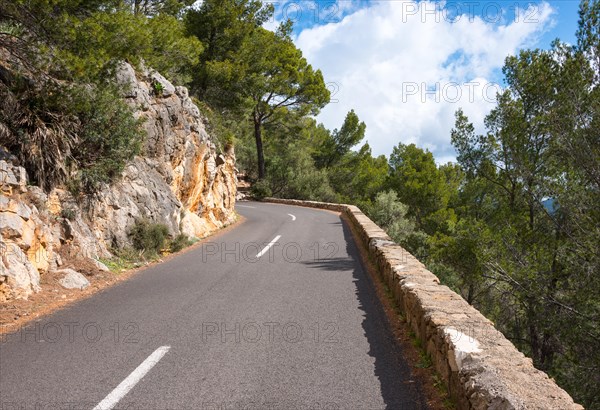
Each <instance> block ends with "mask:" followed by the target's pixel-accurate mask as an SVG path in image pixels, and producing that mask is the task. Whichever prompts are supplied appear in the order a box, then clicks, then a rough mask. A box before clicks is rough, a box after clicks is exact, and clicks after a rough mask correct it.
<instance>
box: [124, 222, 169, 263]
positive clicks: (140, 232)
mask: <svg viewBox="0 0 600 410" xmlns="http://www.w3.org/2000/svg"><path fill="white" fill-rule="evenodd" d="M168 236H169V228H167V226H166V225H163V224H157V223H153V222H150V221H148V220H146V219H140V220H138V221H137V222H136V223H135V225H133V228H131V231H130V232H129V238H130V239H131V243H132V245H133V247H134V248H135V249H137V250H139V251H142V252H143V253H144V255H145V256H147V257H152V256H156V255H157V254H159V253H160V251H161V249H163V248H164V246H165V243H166V241H167V238H168Z"/></svg>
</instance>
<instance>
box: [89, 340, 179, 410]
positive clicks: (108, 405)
mask: <svg viewBox="0 0 600 410" xmlns="http://www.w3.org/2000/svg"><path fill="white" fill-rule="evenodd" d="M170 348H171V346H161V347H159V348H158V349H156V350H155V351H154V353H152V354H151V355H150V356H148V357H147V358H146V360H144V361H143V362H142V364H140V365H139V366H138V367H137V368H136V369H135V370H134V371H133V372H131V374H130V375H129V376H127V378H125V380H123V381H122V382H121V384H119V385H118V386H117V387H116V388H115V389H114V390H113V391H111V392H110V393H109V395H108V396H106V397H105V398H104V400H102V401H101V402H100V403H98V405H97V406H96V407H94V410H111V409H112V408H113V407H115V406H116V405H117V403H119V401H120V400H121V399H122V398H123V397H125V395H126V394H127V393H129V391H130V390H131V389H133V388H134V387H135V385H136V384H138V382H139V381H140V380H142V378H143V377H144V376H145V375H146V373H148V372H149V371H150V369H152V368H153V367H154V366H155V365H156V363H158V361H159V360H160V359H162V357H163V356H164V355H165V354H166V353H167V352H168V351H169V349H170Z"/></svg>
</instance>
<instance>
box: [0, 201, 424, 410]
mask: <svg viewBox="0 0 600 410" xmlns="http://www.w3.org/2000/svg"><path fill="white" fill-rule="evenodd" d="M237 211H238V213H239V214H241V215H242V216H244V218H245V221H244V222H243V223H241V224H240V225H239V226H237V227H235V228H234V229H231V230H229V231H227V232H224V233H222V234H219V235H216V236H215V237H213V238H208V239H207V240H206V241H204V242H203V243H202V244H199V245H197V246H196V247H195V248H194V249H191V250H189V251H187V252H184V253H182V254H181V255H180V256H177V257H174V258H172V259H170V260H168V261H166V262H164V263H162V264H158V265H154V266H152V267H150V268H148V269H146V270H145V271H144V272H141V273H139V274H137V275H135V276H133V277H132V278H131V279H130V280H128V281H125V282H122V283H120V284H118V285H116V286H114V287H112V288H109V289H106V290H104V291H102V292H99V293H97V294H96V295H94V296H92V297H90V298H88V299H86V300H82V301H80V302H78V303H75V304H73V305H71V306H69V307H68V308H66V309H63V310H60V311H58V312H56V313H54V314H52V315H50V316H47V317H45V318H43V319H42V320H40V321H38V322H34V323H32V324H30V325H28V326H27V327H25V328H23V329H21V330H20V331H18V332H16V333H13V334H11V335H8V336H5V337H4V338H3V340H2V341H1V342H0V409H3V410H5V409H11V410H13V409H15V410H16V409H19V410H21V409H23V410H26V409H27V410H28V409H36V410H38V409H90V410H91V409H97V410H100V409H103V410H108V409H112V408H115V409H210V410H213V409H214V410H217V409H218V410H221V409H227V410H229V409H386V408H388V409H425V408H426V406H425V405H424V404H423V403H424V402H425V400H424V399H423V398H422V396H421V392H420V389H419V385H418V383H417V382H415V381H413V380H411V374H410V370H409V367H408V364H407V363H406V361H405V360H404V359H403V357H402V354H401V350H400V348H399V346H398V345H397V343H396V342H395V339H394V336H393V334H392V332H391V330H390V329H389V328H388V326H387V325H386V321H385V313H384V312H383V309H382V307H381V306H380V303H379V301H378V300H377V296H376V294H375V291H374V289H373V285H372V283H371V281H370V279H369V277H368V275H367V273H366V272H365V270H364V268H363V266H362V264H361V261H360V259H359V256H358V251H357V249H356V246H355V244H354V242H353V239H352V235H351V233H350V231H349V229H348V227H347V226H346V225H345V223H344V222H343V221H342V220H341V218H340V216H339V215H338V214H336V213H333V212H329V211H322V210H315V209H309V208H301V207H293V206H285V205H276V204H265V203H254V202H243V203H239V204H238V206H237Z"/></svg>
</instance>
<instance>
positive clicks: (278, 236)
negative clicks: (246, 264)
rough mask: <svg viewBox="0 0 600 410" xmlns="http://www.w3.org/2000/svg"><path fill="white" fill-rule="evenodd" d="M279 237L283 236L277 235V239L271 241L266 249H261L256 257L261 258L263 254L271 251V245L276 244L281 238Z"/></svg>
mask: <svg viewBox="0 0 600 410" xmlns="http://www.w3.org/2000/svg"><path fill="white" fill-rule="evenodd" d="M279 238H281V235H277V236H276V237H275V239H273V240H272V241H271V242H269V244H268V245H267V246H265V249H263V250H262V251H260V252H259V253H258V255H256V258H257V259H258V258H260V257H261V256H263V255H264V254H265V253H267V252H268V251H269V249H271V246H273V245H275V242H277V241H278V240H279Z"/></svg>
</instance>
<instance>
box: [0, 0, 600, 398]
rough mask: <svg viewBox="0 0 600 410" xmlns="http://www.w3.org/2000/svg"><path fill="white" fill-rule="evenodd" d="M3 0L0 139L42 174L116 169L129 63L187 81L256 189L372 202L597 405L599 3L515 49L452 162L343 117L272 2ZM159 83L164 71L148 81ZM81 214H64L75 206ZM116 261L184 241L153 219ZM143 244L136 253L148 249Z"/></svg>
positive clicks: (125, 123) (77, 176) (403, 239)
mask: <svg viewBox="0 0 600 410" xmlns="http://www.w3.org/2000/svg"><path fill="white" fill-rule="evenodd" d="M191 3H193V2H192V1H191V0H183V1H178V0H162V1H160V0H135V1H134V0H127V1H126V0H91V1H82V0H27V1H25V0H10V1H9V0H0V145H3V146H5V147H6V148H8V149H9V150H10V151H11V152H12V153H14V154H15V155H17V156H18V157H19V159H20V161H21V163H22V164H23V165H24V166H25V167H26V168H27V171H28V172H29V175H30V176H31V178H32V183H35V184H39V185H41V186H43V187H44V188H45V189H50V188H52V187H54V186H57V185H63V186H68V187H69V188H70V189H71V190H72V191H73V192H74V193H76V194H78V196H79V197H85V196H86V195H93V194H94V192H96V191H97V189H98V187H99V186H101V185H102V184H104V183H108V182H110V181H112V180H114V179H115V178H117V177H118V176H119V174H120V173H121V171H122V169H123V167H124V165H125V163H126V162H127V161H128V160H129V159H130V158H132V157H133V156H134V155H136V154H137V153H139V152H140V149H141V147H142V145H143V137H144V136H143V133H142V131H141V130H140V124H139V123H138V122H137V121H136V120H134V118H133V116H132V113H131V110H130V109H129V108H128V107H127V106H126V105H125V104H124V103H123V102H122V101H121V98H120V91H119V90H118V89H116V87H115V86H114V85H113V84H112V80H111V79H112V78H113V77H114V70H115V68H116V67H117V66H118V64H119V63H120V62H122V61H127V62H129V63H131V64H133V65H134V66H138V67H139V66H141V65H142V64H145V65H146V66H149V67H152V68H154V69H157V70H158V71H159V72H161V73H162V74H163V75H165V76H166V77H168V78H169V79H170V80H171V81H174V82H175V83H176V84H180V85H186V86H188V87H189V88H190V92H191V95H192V96H193V98H194V101H195V102H196V103H197V105H198V106H199V108H200V110H201V112H202V113H203V114H204V115H205V116H206V117H207V118H208V120H209V121H210V125H209V130H210V132H211V134H212V135H213V136H214V138H215V139H216V141H217V143H218V145H220V148H222V149H224V148H225V147H226V146H227V145H228V144H233V145H235V147H236V155H237V158H238V163H237V167H238V168H239V169H240V170H242V171H243V172H245V173H246V174H247V175H248V177H249V178H250V179H251V180H252V181H253V182H256V183H255V184H254V187H253V194H254V195H255V196H256V197H259V198H261V197H265V196H278V197H287V198H297V199H311V200H321V201H330V202H344V203H352V204H356V205H358V206H360V207H361V208H362V209H363V210H364V211H365V212H367V213H368V214H369V216H370V217H371V218H372V219H373V220H375V222H377V223H379V224H380V225H381V226H382V227H384V228H385V229H386V230H387V231H388V233H389V234H390V236H392V237H393V238H394V239H395V240H396V241H398V242H399V243H401V244H402V245H403V246H404V247H405V248H407V249H408V250H409V251H410V252H411V253H413V254H414V255H415V256H417V257H418V258H419V259H420V260H422V261H423V262H424V263H426V264H427V265H428V266H429V268H430V269H431V270H432V271H433V272H435V273H436V274H437V275H438V276H439V277H440V278H441V280H442V281H443V282H444V283H445V284H447V285H448V286H450V287H452V288H453V289H454V290H456V291H457V292H458V293H459V294H461V295H462V296H463V297H464V298H465V299H466V300H467V301H468V302H469V303H471V304H473V305H474V306H475V307H477V308H478V309H479V310H481V311H482V312H483V313H484V314H486V315H487V316H488V317H489V318H490V319H492V320H493V321H494V322H495V323H496V326H497V327H498V328H499V329H500V330H501V331H502V332H503V333H504V334H505V335H506V336H507V337H508V338H509V339H510V340H511V341H512V342H513V343H514V344H515V345H516V346H518V347H519V349H521V350H522V351H523V352H524V353H526V354H527V355H529V356H530V357H531V358H532V359H533V361H534V364H535V365H536V366H537V367H538V368H540V369H542V370H544V371H546V372H548V373H549V374H550V375H551V376H552V377H553V378H555V379H556V380H557V382H558V383H559V384H560V385H561V386H563V387H564V388H565V389H567V390H568V391H569V393H571V394H572V395H573V396H574V398H575V399H576V400H577V401H578V402H581V403H582V404H584V405H585V406H586V407H587V408H600V397H599V396H597V395H596V394H595V391H596V390H597V386H598V385H600V337H599V336H600V325H599V323H600V275H598V272H600V254H599V247H598V244H599V243H600V229H599V227H600V211H599V209H598V203H600V138H598V129H600V86H599V84H600V74H599V73H600V60H599V59H598V56H600V22H599V21H600V20H599V18H598V16H599V15H600V0H592V1H589V0H584V1H582V3H581V7H580V23H579V30H578V32H577V39H578V41H577V44H576V45H567V44H563V43H561V42H559V41H556V42H555V43H553V45H552V47H551V48H550V49H549V50H523V51H522V52H520V54H519V55H516V56H511V57H509V58H507V59H506V62H505V66H504V75H505V79H506V83H507V89H506V90H505V91H504V92H503V93H502V94H501V95H500V96H499V100H498V105H497V107H496V108H495V109H493V110H492V111H491V112H490V113H489V115H488V116H487V118H486V121H485V125H486V132H485V133H484V134H482V135H477V134H476V133H475V131H474V127H473V125H472V124H471V123H470V122H469V119H468V118H467V117H466V116H465V115H464V113H463V112H462V111H461V110H458V111H457V113H456V123H455V127H454V129H453V130H452V132H451V138H452V143H453V144H454V146H455V148H456V151H457V153H458V157H457V160H458V162H457V163H456V164H444V165H438V164H436V162H435V158H434V157H433V155H432V153H430V152H428V151H427V150H423V149H421V148H419V147H417V146H415V145H412V144H411V145H407V144H404V143H402V142H398V144H397V145H396V146H395V148H394V150H393V152H392V153H391V155H390V157H389V159H388V158H386V157H385V156H378V157H375V156H373V154H372V151H371V148H370V146H369V144H368V142H365V141H363V140H364V137H365V131H366V127H367V124H364V123H363V122H361V121H360V118H359V115H358V114H359V113H356V112H354V111H353V110H352V111H350V112H349V113H348V114H347V116H346V118H345V120H344V122H343V123H342V124H340V127H339V129H334V130H328V129H326V128H325V127H324V126H323V125H322V124H318V123H317V122H316V121H315V120H314V114H316V113H318V111H319V110H320V109H321V108H323V106H325V104H327V103H328V101H329V92H328V91H327V88H326V87H325V82H324V79H323V76H322V74H321V72H320V71H319V70H318V69H317V68H313V67H311V66H310V65H309V64H308V62H307V61H306V59H304V57H303V56H302V53H301V51H300V50H298V49H297V48H296V47H295V45H294V44H293V42H292V41H291V39H290V33H291V23H290V22H289V21H288V22H284V23H283V24H282V25H281V26H280V28H279V29H278V30H277V31H276V32H271V31H268V30H265V29H264V28H263V27H262V25H263V23H265V22H266V21H268V20H269V19H271V18H272V16H273V6H272V5H270V4H268V3H263V2H262V1H259V0H204V1H203V2H202V4H201V5H200V6H199V7H196V8H191V7H189V6H190V5H191ZM153 91H154V92H155V93H156V94H157V95H160V94H161V93H162V87H161V86H160V84H158V83H157V84H154V85H153ZM65 217H68V215H65ZM132 239H133V242H134V244H135V247H136V249H137V251H136V250H122V251H120V252H121V253H120V254H119V256H118V258H117V260H116V262H114V263H113V262H111V263H113V265H111V266H116V267H117V268H120V267H121V266H131V264H132V263H133V262H131V261H133V260H139V259H140V258H152V257H157V255H159V254H160V252H161V251H163V250H165V249H167V248H170V249H171V250H172V251H176V250H177V249H180V248H182V247H184V246H186V245H187V244H189V241H188V240H187V238H184V237H177V238H174V239H172V240H169V238H168V230H167V229H166V227H164V226H160V225H155V224H151V223H150V222H147V221H140V222H139V223H138V224H137V225H136V226H135V227H134V229H133V231H132ZM140 254H141V255H140Z"/></svg>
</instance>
